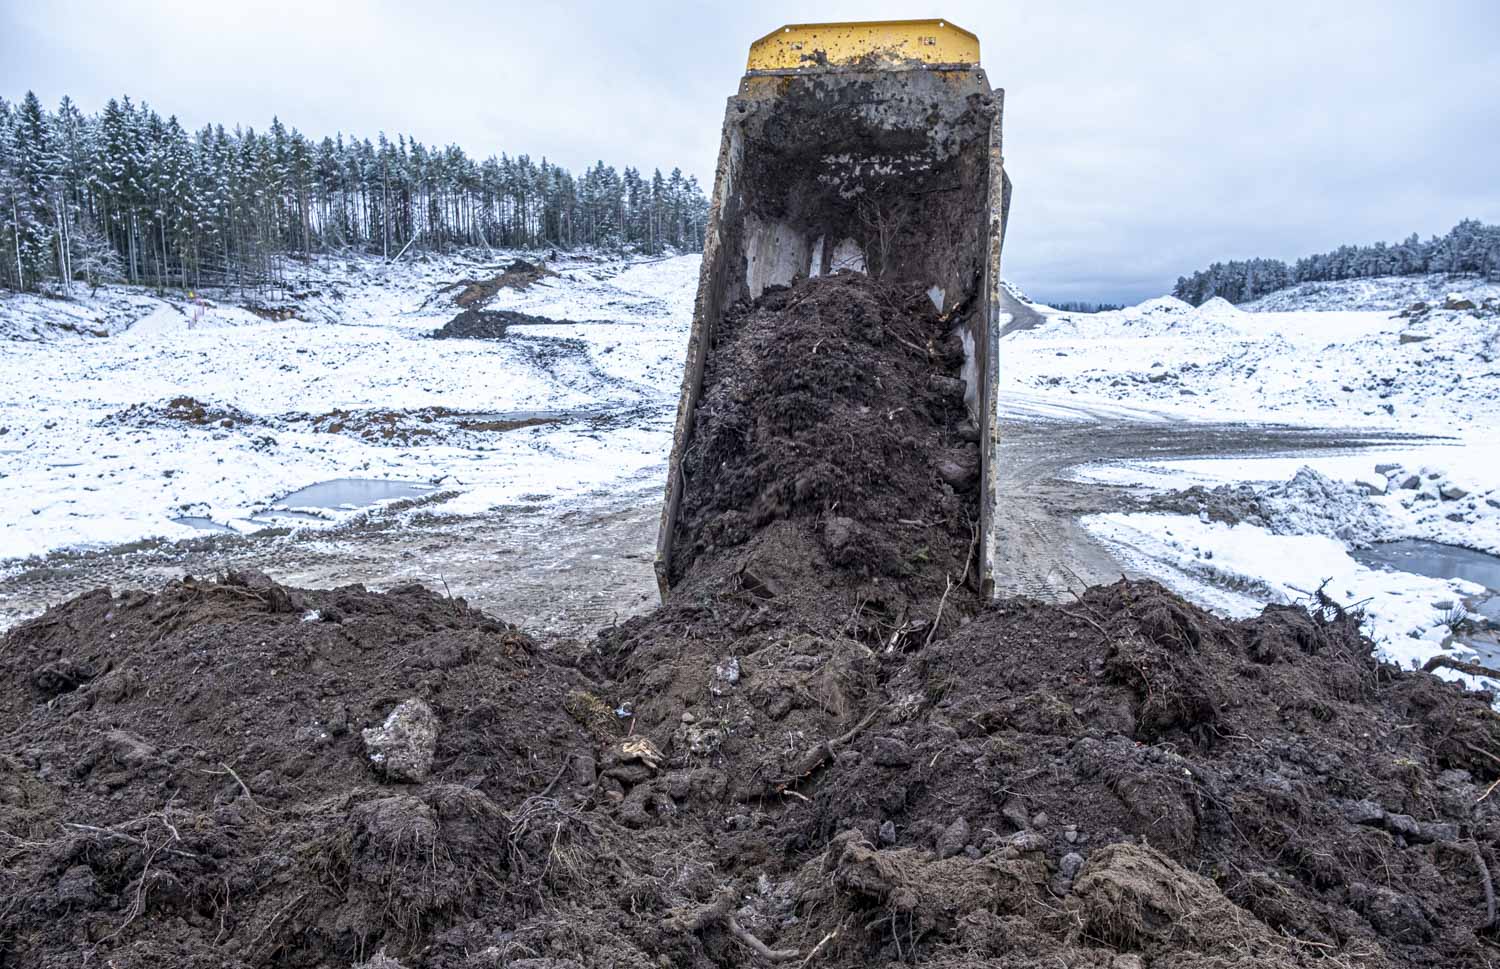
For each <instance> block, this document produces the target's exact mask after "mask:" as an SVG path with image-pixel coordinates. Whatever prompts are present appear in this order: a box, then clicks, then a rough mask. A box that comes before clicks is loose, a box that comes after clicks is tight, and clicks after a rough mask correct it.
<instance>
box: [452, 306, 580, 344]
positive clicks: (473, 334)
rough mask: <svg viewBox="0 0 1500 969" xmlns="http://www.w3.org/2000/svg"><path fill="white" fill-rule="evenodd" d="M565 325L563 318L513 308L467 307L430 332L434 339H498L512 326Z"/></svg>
mask: <svg viewBox="0 0 1500 969" xmlns="http://www.w3.org/2000/svg"><path fill="white" fill-rule="evenodd" d="M537 325H542V326H565V325H567V323H566V321H564V320H554V319H549V318H548V317H545V316H532V315H531V314H529V313H517V312H516V311H514V310H481V309H467V310H464V311H463V312H462V313H460V314H458V315H457V316H455V317H454V318H453V319H451V320H449V321H448V322H447V323H444V324H443V325H442V327H441V328H439V329H437V330H434V331H433V332H432V338H433V339H434V340H499V339H501V338H503V337H504V336H505V333H506V331H507V330H508V329H509V328H510V327H512V326H537Z"/></svg>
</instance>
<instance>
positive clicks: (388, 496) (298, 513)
mask: <svg viewBox="0 0 1500 969" xmlns="http://www.w3.org/2000/svg"><path fill="white" fill-rule="evenodd" d="M433 490H434V489H433V486H432V485H428V484H417V483H416V482H413V481H389V480H385V479H382V478H335V479H333V480H332V481H320V482H318V483H317V484H314V485H308V486H307V487H306V488H302V489H299V490H297V491H294V492H292V493H291V494H289V495H287V496H286V497H285V498H282V499H281V500H279V501H277V502H275V503H274V504H273V505H271V507H269V508H267V509H266V510H265V511H258V512H256V513H255V514H254V515H252V516H250V517H252V518H255V519H258V520H261V521H264V520H267V519H275V518H297V519H303V520H307V521H326V520H327V519H328V518H329V516H328V515H327V514H323V513H324V512H340V511H356V510H358V509H360V508H367V507H369V506H370V505H374V504H377V503H378V502H382V501H394V500H396V499H400V498H420V497H422V496H423V495H426V494H431V493H432V491H433Z"/></svg>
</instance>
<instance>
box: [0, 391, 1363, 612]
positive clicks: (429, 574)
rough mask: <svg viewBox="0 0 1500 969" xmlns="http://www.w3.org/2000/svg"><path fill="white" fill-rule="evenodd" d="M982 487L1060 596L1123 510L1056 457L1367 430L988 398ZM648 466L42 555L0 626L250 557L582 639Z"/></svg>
mask: <svg viewBox="0 0 1500 969" xmlns="http://www.w3.org/2000/svg"><path fill="white" fill-rule="evenodd" d="M1002 411H1003V412H1005V413H1009V414H1012V415H1013V417H1012V419H1010V420H1007V421H1006V422H1005V423H1004V425H1003V427H1002V438H1001V452H1000V453H1001V477H1000V488H999V495H998V528H999V549H1000V553H1001V554H1000V563H999V569H998V573H997V575H996V577H995V578H996V588H997V590H998V591H999V593H1000V594H1002V595H1005V594H1025V595H1031V596H1036V597H1039V598H1043V599H1060V598H1068V597H1069V592H1070V591H1082V589H1084V588H1086V587H1087V586H1089V585H1093V584H1096V583H1099V582H1108V581H1113V580H1115V579H1117V578H1119V577H1120V575H1121V573H1122V571H1124V572H1126V573H1127V574H1128V573H1129V570H1128V569H1122V567H1121V566H1120V564H1119V563H1117V562H1116V561H1115V560H1114V559H1113V558H1112V557H1111V556H1110V554H1109V552H1107V551H1106V550H1105V549H1104V548H1103V547H1102V546H1100V545H1099V544H1098V543H1097V542H1095V541H1093V540H1092V539H1091V538H1090V537H1089V536H1088V534H1087V533H1086V532H1085V531H1084V529H1083V528H1082V527H1081V526H1080V525H1079V524H1078V517H1079V516H1081V515H1086V514H1090V513H1093V512H1099V511H1114V510H1120V509H1122V508H1125V507H1129V506H1130V503H1131V497H1130V492H1129V489H1126V488H1121V487H1118V486H1112V485H1104V484H1094V483H1083V482H1078V481H1072V480H1069V477H1068V472H1069V470H1070V469H1071V468H1073V467H1076V466H1077V465H1080V464H1085V463H1088V462H1090V461H1097V460H1108V459H1128V458H1146V457H1152V458H1189V457H1199V456H1208V457H1229V456H1239V455H1266V454H1297V453H1308V454H1312V453H1326V452H1328V451H1331V450H1341V449H1347V448H1351V447H1356V446H1360V445H1369V444H1370V443H1371V441H1372V437H1371V435H1370V433H1369V432H1368V431H1360V432H1354V431H1340V430H1329V431H1310V430H1306V429H1299V428H1284V427H1269V426H1260V425H1245V424H1206V423H1188V422H1182V421H1169V420H1166V419H1161V418H1152V417H1151V416H1150V415H1148V414H1136V415H1133V416H1129V417H1122V416H1121V414H1120V412H1119V411H1116V410H1110V411H1101V410H1097V409H1092V408H1090V407H1088V406H1077V407H1073V406H1068V405H1058V404H1055V403H1050V402H1049V403H1048V405H1047V407H1046V408H1045V413H1046V416H1042V415H1040V414H1038V413H1037V412H1036V411H1035V409H1034V408H1032V407H1031V406H1030V405H1029V402H1028V401H1023V400H1017V401H1016V402H1015V404H1014V406H1002ZM662 474H664V468H662V469H657V470H656V471H654V472H651V473H647V474H643V475H642V476H641V477H640V478H639V479H636V480H631V481H627V482H625V483H624V484H623V485H622V486H621V487H619V488H617V489H614V490H611V491H608V492H598V493H595V494H592V495H589V496H587V497H586V498H585V499H583V500H581V501H577V502H570V503H556V502H539V503H535V504H516V505H509V506H503V507H501V508H497V509H495V511H494V512H493V513H492V514H488V515H485V516H479V517H471V516H462V517H461V516H454V515H446V514H443V511H442V505H441V504H434V505H430V506H426V507H424V508H422V509H418V510H416V511H412V510H407V511H395V512H379V511H377V512H372V513H371V514H369V515H367V516H366V517H364V518H363V519H360V520H357V521H355V522H353V523H351V524H349V525H345V526H342V527H338V528H334V529H328V530H323V531H312V530H309V531H304V532H301V533H294V534H291V535H284V534H282V535H260V536H223V537H210V538H204V539H199V540H195V541H191V542H184V543H161V544H149V543H138V544H136V545H132V546H126V547H123V548H119V549H114V550H107V551H92V552H81V553H80V552H73V553H58V554H54V555H51V556H49V557H47V558H46V559H43V560H41V561H38V562H33V563H29V564H28V565H27V566H25V567H22V568H13V569H12V570H11V571H10V572H9V573H6V574H3V577H0V627H4V626H9V625H11V624H12V623H14V622H16V621H18V620H20V619H23V618H25V617H27V616H31V615H35V614H37V613H39V612H41V611H42V610H44V609H45V608H47V607H48V606H49V605H53V604H56V603H59V602H62V601H64V600H66V599H68V598H70V597H72V596H74V595H77V594H78V593H80V592H84V591H87V590H89V589H94V588H98V587H100V586H106V585H107V586H111V587H113V588H115V589H117V590H118V589H122V588H145V589H154V588H156V587H158V586H160V585H161V584H162V583H164V582H165V581H167V580H169V579H172V578H177V577H181V576H182V575H184V574H193V575H200V576H211V575H214V574H216V573H218V572H223V571H225V570H228V569H247V568H251V569H259V570H261V571H263V572H266V573H267V574H269V575H271V576H273V577H274V578H276V579H277V580H279V581H282V582H286V583H289V584H293V585H299V586H310V587H328V586H337V585H346V584H349V583H362V584H365V585H367V586H369V587H371V588H374V589H387V588H391V587H393V586H396V585H400V584H403V583H409V582H420V583H422V584H424V585H427V586H429V587H430V588H433V589H437V590H444V589H446V590H447V591H448V592H450V593H451V594H452V595H455V596H462V597H464V598H466V599H468V600H469V601H470V602H471V603H473V604H474V605H476V606H479V607H481V608H484V609H486V610H490V611H492V612H494V613H495V614H498V615H503V616H506V617H507V618H508V619H510V620H511V621H514V622H517V623H519V624H520V625H522V626H523V627H524V628H526V629H529V630H531V631H532V632H534V633H539V634H545V633H552V634H560V635H571V636H589V635H592V634H593V632H594V631H596V630H597V629H599V628H600V627H601V626H607V625H609V624H610V623H611V622H613V621H616V620H617V619H623V618H625V617H627V616H631V615H635V614H637V613H641V612H644V611H646V610H647V609H649V608H650V607H651V606H652V605H654V604H655V602H656V585H655V579H654V577H653V573H652V568H651V561H652V555H653V554H654V547H655V541H656V527H657V515H658V513H659V502H660V501H661V484H660V480H659V479H660V477H661V476H662Z"/></svg>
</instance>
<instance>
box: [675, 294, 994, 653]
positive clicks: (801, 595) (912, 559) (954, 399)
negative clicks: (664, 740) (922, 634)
mask: <svg viewBox="0 0 1500 969" xmlns="http://www.w3.org/2000/svg"><path fill="white" fill-rule="evenodd" d="M951 329H952V324H951V323H946V322H944V321H942V320H940V319H938V317H937V315H936V314H935V313H934V312H933V307H932V303H931V302H930V301H928V300H927V299H926V297H925V296H923V295H921V294H920V293H917V294H912V293H910V292H902V291H897V290H894V289H890V288H887V287H883V286H881V285H879V284H878V283H874V282H872V281H871V280H870V279H868V278H867V277H865V276H862V275H855V274H841V275H836V276H824V277H819V278H816V279H811V280H803V281H801V282H799V283H798V284H797V285H796V286H795V287H794V288H792V289H775V290H772V291H770V292H768V293H766V294H765V295H764V296H763V297H762V298H761V299H760V300H759V301H757V302H756V303H754V304H750V303H746V304H741V305H740V306H737V307H734V308H733V309H732V310H730V311H729V312H728V313H726V314H725V318H724V321H723V323H722V324H721V326H720V331H719V334H718V336H717V344H716V346H715V349H714V352H713V353H712V354H711V355H710V356H709V360H708V364H707V367H706V368H705V371H704V378H703V393H702V397H701V398H700V401H699V404H698V413H697V415H696V420H695V423H694V436H693V441H692V444H691V446H690V447H689V449H688V451H687V453H686V455H685V457H684V461H683V470H684V472H685V476H686V486H685V488H684V491H683V498H682V505H681V510H680V512H679V516H678V526H677V533H676V535H675V537H674V540H673V547H672V573H673V580H674V581H673V584H674V588H677V589H678V590H679V591H678V593H677V598H679V599H680V598H682V597H683V596H685V595H692V594H694V593H695V592H696V591H697V590H699V589H701V588H705V587H707V588H718V587H719V586H722V585H723V584H725V582H726V579H728V578H729V577H731V576H733V577H737V580H738V583H739V584H743V585H746V586H748V587H752V588H760V587H764V588H765V589H766V590H767V591H769V592H770V593H774V594H776V595H777V596H780V597H782V598H785V597H787V596H791V597H793V598H796V599H798V600H802V599H810V600H814V601H812V602H809V603H805V604H804V605H805V606H806V607H807V608H811V609H815V610H817V611H824V612H826V611H831V610H830V609H829V602H828V600H829V599H839V600H844V601H845V603H846V608H845V609H844V612H843V615H844V616H845V617H848V616H849V615H850V610H855V609H857V610H858V612H859V613H860V615H858V616H856V617H854V618H853V619H852V620H851V622H852V623H853V625H855V626H858V627H860V631H861V633H862V634H869V635H874V639H875V640H881V641H884V639H887V638H888V637H889V636H890V635H893V634H896V633H898V631H899V630H900V629H901V627H902V626H903V625H905V624H907V623H908V622H909V621H910V620H914V619H916V618H917V617H916V616H915V615H914V614H913V610H914V609H915V608H916V606H917V604H918V603H921V604H922V607H923V609H924V610H930V609H932V608H933V607H935V606H936V604H937V602H938V601H939V599H940V598H941V597H942V595H943V593H944V591H945V590H947V589H948V588H949V586H950V585H955V586H957V587H958V591H957V592H956V593H952V594H950V595H949V597H948V600H949V605H950V606H951V607H952V608H953V609H955V610H956V611H967V610H969V609H971V608H972V607H973V604H974V598H973V596H972V595H971V594H970V593H969V592H968V591H967V588H966V587H967V586H969V585H973V584H975V583H977V581H978V575H977V571H976V569H975V568H974V567H973V562H972V561H971V555H972V552H973V541H974V539H975V537H976V529H977V524H976V523H977V522H978V520H979V512H978V480H979V448H978V445H977V444H976V443H974V441H975V440H977V436H978V435H977V432H976V431H975V429H974V425H973V424H972V423H971V422H970V420H969V416H968V412H967V410H966V408H965V405H964V396H963V394H964V385H963V382H962V381H961V380H960V379H958V373H959V371H960V369H961V368H962V366H963V349H962V345H961V344H960V343H959V342H958V339H957V337H953V336H950V335H949V331H950V330H951ZM861 603H863V604H864V605H863V606H862V607H861V606H860V604H861ZM928 618H930V615H929V616H928ZM877 626H884V627H887V628H886V629H885V633H884V635H883V636H882V635H876V630H875V627H877ZM866 638H868V636H866ZM872 641H873V640H872Z"/></svg>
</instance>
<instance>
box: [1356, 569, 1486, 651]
mask: <svg viewBox="0 0 1500 969" xmlns="http://www.w3.org/2000/svg"><path fill="white" fill-rule="evenodd" d="M1350 554H1351V555H1353V556H1354V558H1355V560H1356V561H1358V562H1359V563H1360V564H1361V565H1367V566H1370V567H1372V568H1378V569H1391V570H1395V571H1399V572H1414V573H1416V574H1417V575H1425V576H1428V577H1430V578H1434V579H1467V580H1469V581H1470V582H1477V583H1479V584H1480V585H1482V586H1484V587H1485V588H1487V589H1489V590H1490V594H1489V595H1487V596H1481V597H1480V598H1478V600H1477V601H1474V600H1467V601H1470V603H1471V604H1470V607H1469V608H1470V611H1471V612H1473V613H1478V614H1479V615H1481V616H1483V617H1484V618H1485V619H1487V620H1488V621H1489V622H1490V624H1491V625H1492V626H1500V555H1490V554H1488V553H1486V552H1476V551H1474V550H1473V549H1471V548H1460V547H1458V546H1456V545H1443V544H1441V543H1439V542H1424V541H1421V540H1420V539H1403V540H1401V541H1399V542H1382V543H1381V544H1379V545H1374V546H1371V547H1370V548H1362V549H1356V550H1355V551H1353V552H1351V553H1350ZM1459 641H1460V642H1461V643H1462V644H1463V645H1465V646H1468V647H1469V648H1470V649H1472V650H1474V652H1475V653H1476V654H1477V659H1478V661H1479V662H1480V663H1482V664H1484V665H1485V666H1491V667H1496V666H1500V643H1497V642H1496V641H1495V637H1494V634H1493V633H1492V632H1480V633H1479V634H1477V635H1474V636H1471V637H1464V636H1461V637H1459Z"/></svg>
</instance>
